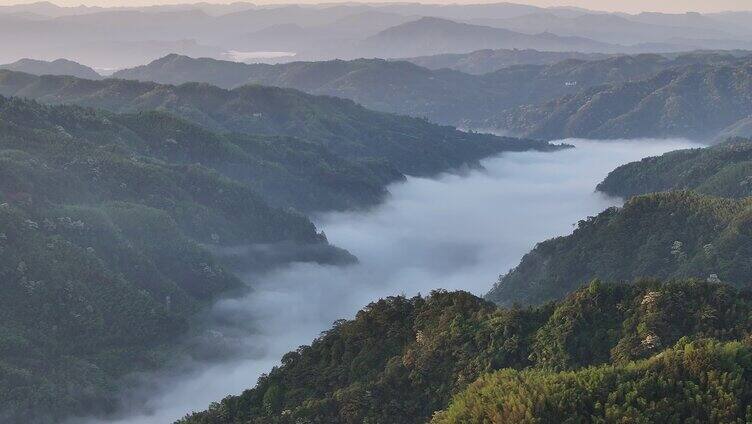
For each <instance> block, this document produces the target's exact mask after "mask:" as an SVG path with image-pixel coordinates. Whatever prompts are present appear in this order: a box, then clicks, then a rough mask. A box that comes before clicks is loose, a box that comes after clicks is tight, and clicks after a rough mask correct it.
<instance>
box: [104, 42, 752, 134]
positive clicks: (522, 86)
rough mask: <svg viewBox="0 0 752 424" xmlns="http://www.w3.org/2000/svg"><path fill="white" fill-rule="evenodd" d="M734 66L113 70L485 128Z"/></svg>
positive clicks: (728, 58)
mask: <svg viewBox="0 0 752 424" xmlns="http://www.w3.org/2000/svg"><path fill="white" fill-rule="evenodd" d="M536 53H539V52H536ZM539 54H540V53H539ZM737 61H738V59H737V58H736V57H734V56H732V55H719V54H713V53H697V54H686V55H679V56H677V57H675V58H672V59H669V58H666V57H664V56H661V55H651V54H645V55H636V56H617V57H607V58H605V59H601V60H582V59H570V60H564V61H561V62H557V63H555V64H546V65H520V66H512V67H508V68H505V69H501V70H498V71H496V72H492V73H488V74H485V75H470V74H465V73H462V72H457V71H451V70H447V69H441V70H429V69H426V68H423V67H420V66H417V65H414V64H411V63H409V62H404V61H385V60H381V59H357V60H350V61H343V60H333V61H326V62H293V63H286V64H279V65H264V64H241V63H236V62H228V61H220V60H214V59H207V58H202V59H193V58H190V57H186V56H178V55H170V56H166V57H163V58H161V59H159V60H156V61H154V62H151V63H149V64H147V65H144V66H140V67H137V68H132V69H126V70H122V71H119V72H118V73H116V74H115V77H117V78H124V79H133V80H139V81H154V82H159V83H166V84H183V83H187V82H191V81H197V82H206V83H210V84H216V85H218V86H220V87H224V88H228V89H231V88H236V87H239V86H242V85H245V84H262V85H271V86H277V87H288V88H294V89H297V90H302V91H305V92H307V93H310V94H317V95H328V96H336V97H342V98H347V99H350V100H353V101H355V102H357V103H359V104H362V105H364V106H366V107H368V108H371V109H374V110H380V111H384V112H391V113H397V114H402V115H408V116H415V117H425V118H426V119H428V120H430V121H433V122H438V123H445V124H450V125H462V126H467V127H486V126H488V125H489V123H491V122H493V121H494V118H496V117H497V116H498V115H499V114H500V113H501V112H502V111H503V110H505V109H508V108H511V107H517V106H520V105H524V104H537V103H540V102H544V101H548V100H552V99H556V98H558V97H561V96H565V95H571V94H576V93H578V92H580V91H582V90H584V89H587V88H589V87H593V86H597V85H601V84H607V83H608V84H615V83H623V82H626V81H631V80H639V79H643V78H647V77H650V76H653V75H655V74H657V73H658V72H660V71H664V70H666V69H670V68H673V67H677V66H686V65H687V64H693V63H703V64H704V63H708V62H713V63H719V64H720V63H735V62H737Z"/></svg>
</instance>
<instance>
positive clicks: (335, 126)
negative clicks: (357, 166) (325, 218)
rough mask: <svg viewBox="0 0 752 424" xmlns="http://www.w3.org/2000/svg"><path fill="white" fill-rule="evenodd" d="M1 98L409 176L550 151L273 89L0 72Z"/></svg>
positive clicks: (543, 146)
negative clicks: (164, 115)
mask: <svg viewBox="0 0 752 424" xmlns="http://www.w3.org/2000/svg"><path fill="white" fill-rule="evenodd" d="M0 94H4V95H13V96H20V97H28V98H32V99H36V100H39V101H41V102H44V103H53V104H59V103H74V104H79V105H84V106H91V107H96V108H102V109H106V110H111V111H116V112H137V111H144V110H153V109H157V110H164V111H168V112H171V113H174V114H175V115H177V116H180V117H182V118H185V119H187V120H189V121H191V122H193V123H196V124H198V125H201V126H203V127H205V128H207V129H210V130H214V131H221V132H236V133H245V134H262V135H284V136H294V137H299V138H301V139H303V140H306V141H310V142H313V143H316V144H319V145H321V146H324V147H326V148H327V149H328V150H330V151H331V152H333V153H335V154H337V155H340V156H342V157H344V158H348V159H353V160H366V159H368V160H373V159H376V160H381V161H386V162H388V163H389V164H391V165H392V166H393V167H394V168H396V169H397V170H398V171H400V172H402V173H405V174H412V175H428V174H435V173H437V172H440V171H445V170H447V169H450V168H454V167H459V166H462V165H465V164H471V165H472V164H475V163H477V161H478V160H479V159H481V158H484V157H486V156H489V155H492V154H496V153H500V152H502V151H521V150H530V149H540V150H551V149H554V146H551V145H549V144H547V143H543V142H537V141H530V140H519V139H512V138H503V137H496V136H491V135H487V134H475V133H465V132H461V131H458V130H456V129H454V128H450V127H442V126H438V125H434V124H430V123H428V122H426V121H425V120H420V119H415V118H407V117H402V116H396V115H391V114H386V113H379V112H373V111H370V110H368V109H366V108H363V107H361V106H358V105H356V104H355V103H353V102H352V101H350V100H343V99H336V98H332V97H326V96H312V95H309V94H304V93H301V92H299V91H296V90H291V89H282V88H273V87H262V86H244V87H240V88H236V89H233V90H225V89H221V88H218V87H214V86H210V85H207V84H198V83H189V84H183V85H180V86H172V85H160V84H156V83H149V82H136V81H124V80H112V79H111V80H104V81H91V80H83V79H77V78H72V77H56V76H43V77H36V76H32V75H28V74H22V73H14V72H10V71H0Z"/></svg>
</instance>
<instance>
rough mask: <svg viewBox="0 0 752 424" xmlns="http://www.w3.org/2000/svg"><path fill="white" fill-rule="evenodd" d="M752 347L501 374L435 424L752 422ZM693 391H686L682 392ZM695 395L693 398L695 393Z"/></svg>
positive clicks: (683, 347)
mask: <svg viewBox="0 0 752 424" xmlns="http://www.w3.org/2000/svg"><path fill="white" fill-rule="evenodd" d="M750 372H752V345H751V344H750V342H749V341H748V340H745V341H743V342H728V343H718V342H714V341H701V342H695V343H691V342H684V341H682V342H680V343H678V344H677V345H676V346H674V347H672V348H671V349H667V350H665V351H664V352H661V353H660V354H659V355H656V356H654V357H652V358H650V359H645V360H641V361H635V362H628V363H620V364H617V365H615V366H614V365H601V366H599V367H597V368H587V369H581V370H577V371H574V372H568V371H564V372H555V371H551V370H525V371H517V370H503V371H497V372H496V373H494V374H490V375H486V376H483V377H482V378H480V379H479V380H478V381H477V382H475V383H473V384H472V385H471V386H470V387H469V388H468V389H467V390H466V391H464V392H463V393H460V394H459V395H457V396H455V398H454V399H453V400H452V402H451V405H450V406H449V408H448V409H447V411H445V412H441V413H439V414H437V415H435V416H434V417H433V419H432V420H431V423H432V424H455V423H456V424H465V423H485V422H493V423H499V424H504V423H508V424H512V423H520V422H527V421H528V420H530V419H531V418H534V419H538V420H540V421H542V422H559V420H560V419H561V417H567V421H571V422H643V423H669V422H703V423H742V422H748V421H749V418H750V416H749V415H750V414H749V411H750V404H751V403H752V385H750V384H749V378H748V376H749V373H750ZM684 387H687V388H691V389H688V390H686V391H683V390H681V389H679V388H684ZM690 391H691V393H692V394H691V395H690V394H689V393H690Z"/></svg>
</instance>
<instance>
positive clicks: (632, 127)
mask: <svg viewBox="0 0 752 424" xmlns="http://www.w3.org/2000/svg"><path fill="white" fill-rule="evenodd" d="M751 70H752V68H751V67H750V64H749V62H747V61H745V60H742V61H741V62H740V63H736V64H735V63H728V64H724V63H715V64H705V65H700V64H696V65H688V66H684V67H678V68H675V69H669V70H666V71H663V72H661V73H659V74H657V75H655V76H653V77H652V78H647V79H644V80H638V81H627V82H622V83H616V84H605V85H602V86H597V87H592V88H589V89H586V90H582V91H580V92H578V93H576V94H572V95H568V96H564V97H561V98H558V99H555V100H551V101H549V102H546V103H543V104H540V105H527V106H520V107H518V108H515V109H510V110H507V111H504V112H503V113H501V115H500V117H499V118H497V119H496V122H495V124H493V125H492V126H495V127H498V128H503V129H505V130H507V131H510V132H511V133H514V134H521V135H523V136H526V137H533V138H540V139H561V138H567V137H582V138H595V139H598V138H601V139H604V138H605V139H618V138H641V137H686V138H690V139H697V140H708V141H710V140H714V139H716V138H717V137H718V136H719V135H720V134H723V133H727V132H729V131H732V130H733V129H734V128H736V127H737V126H738V125H740V122H742V121H744V120H746V119H747V118H748V117H749V116H750V114H752V110H751V109H750V105H752V103H750V101H749V98H750V82H751V81H752V79H751V78H752V75H751V74H750V71H751ZM731 134H733V131H732V132H731Z"/></svg>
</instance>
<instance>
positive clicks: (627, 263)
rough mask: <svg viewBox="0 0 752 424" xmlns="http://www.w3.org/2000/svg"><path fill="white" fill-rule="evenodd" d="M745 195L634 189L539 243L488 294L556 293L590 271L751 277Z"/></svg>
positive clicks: (626, 276) (741, 282) (496, 297)
mask: <svg viewBox="0 0 752 424" xmlns="http://www.w3.org/2000/svg"><path fill="white" fill-rule="evenodd" d="M750 229H752V200H750V199H743V200H733V199H726V198H717V197H709V196H704V195H700V194H696V193H693V192H667V193H658V194H650V195H645V196H639V197H633V198H632V199H630V200H629V201H627V203H626V204H625V205H624V207H623V208H611V209H607V210H606V211H604V212H602V213H600V214H598V215H597V216H594V217H588V218H587V219H585V220H582V221H580V222H579V225H578V227H577V229H575V231H574V233H572V234H571V235H569V236H564V237H558V238H554V239H551V240H547V241H544V242H542V243H539V244H538V245H537V246H536V247H535V248H534V249H533V250H532V251H531V252H530V253H528V254H526V255H525V256H524V257H523V258H522V261H521V263H520V264H519V265H518V266H517V267H516V268H514V269H513V270H511V271H510V272H509V273H508V274H506V275H504V276H503V277H501V278H500V279H499V281H498V282H497V283H496V284H495V286H494V287H493V289H492V290H491V291H490V292H489V293H488V295H487V298H488V299H489V300H493V301H495V302H497V303H500V304H512V303H515V302H519V303H525V304H527V303H531V304H537V303H540V302H545V301H549V300H552V299H558V298H561V297H562V296H564V295H566V294H567V293H569V292H570V291H572V290H573V289H575V288H576V287H577V286H578V285H579V284H582V283H583V282H587V281H590V280H591V279H593V278H601V279H604V280H608V281H623V282H629V281H632V280H633V279H635V278H640V277H655V278H678V277H696V278H701V279H710V280H720V281H723V282H728V283H730V284H734V285H736V286H739V287H747V286H749V285H750V283H752V267H751V266H750V262H749V259H748V258H749V257H750V256H752V231H750Z"/></svg>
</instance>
